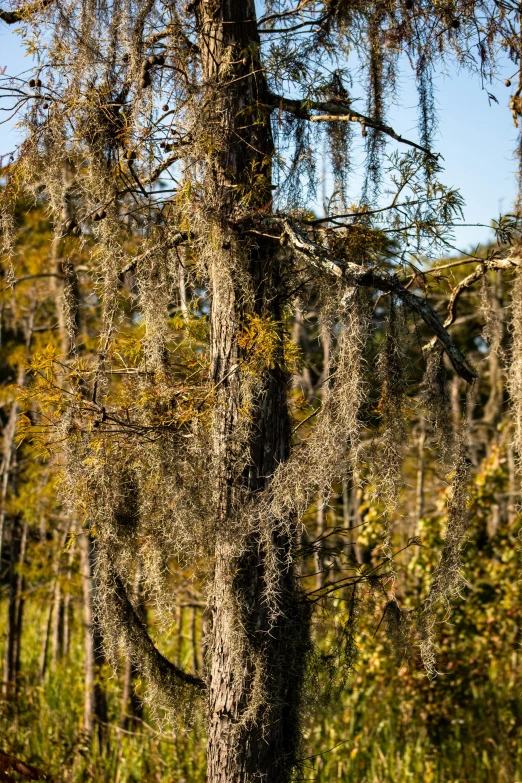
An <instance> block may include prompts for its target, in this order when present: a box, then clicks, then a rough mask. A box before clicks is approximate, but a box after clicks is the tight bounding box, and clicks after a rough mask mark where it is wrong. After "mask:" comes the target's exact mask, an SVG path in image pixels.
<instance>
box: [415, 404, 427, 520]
mask: <svg viewBox="0 0 522 783" xmlns="http://www.w3.org/2000/svg"><path fill="white" fill-rule="evenodd" d="M425 443H426V429H425V426H424V420H423V419H422V420H421V423H420V431H419V440H418V454H417V487H416V493H415V522H416V524H417V525H418V524H419V521H420V520H421V519H422V517H423V515H424V466H425V463H424V446H425Z"/></svg>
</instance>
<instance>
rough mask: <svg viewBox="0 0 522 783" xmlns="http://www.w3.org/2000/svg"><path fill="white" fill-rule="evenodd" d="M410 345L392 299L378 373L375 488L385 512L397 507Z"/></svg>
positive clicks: (401, 312) (400, 309) (401, 315)
mask: <svg viewBox="0 0 522 783" xmlns="http://www.w3.org/2000/svg"><path fill="white" fill-rule="evenodd" d="M407 345H408V338H407V329H406V319H405V314H404V308H403V307H402V306H401V305H400V304H399V303H398V302H397V301H396V300H395V298H394V297H390V305H389V314H388V319H387V323H386V335H385V338H384V343H383V346H382V348H381V351H380V353H379V357H378V360H377V372H378V377H379V379H380V382H381V395H380V399H379V406H378V411H379V414H380V416H381V419H382V431H381V435H380V439H379V448H378V452H377V453H376V455H375V470H374V481H375V485H376V488H377V492H378V494H379V496H380V498H381V499H382V500H383V502H384V504H385V510H386V513H390V512H391V511H393V510H394V509H395V508H396V506H397V501H398V492H399V488H400V484H401V482H400V477H401V470H402V461H403V455H404V444H405V442H406V437H407V430H406V423H405V418H404V413H405V407H406V396H405V395H406V388H407V378H406V375H405V361H406V349H407Z"/></svg>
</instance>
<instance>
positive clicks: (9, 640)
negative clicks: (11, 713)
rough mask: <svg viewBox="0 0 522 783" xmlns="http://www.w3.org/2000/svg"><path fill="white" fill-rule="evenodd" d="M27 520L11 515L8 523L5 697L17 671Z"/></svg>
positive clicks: (9, 693) (14, 686) (9, 691)
mask: <svg viewBox="0 0 522 783" xmlns="http://www.w3.org/2000/svg"><path fill="white" fill-rule="evenodd" d="M26 542H27V523H23V524H22V523H21V522H20V520H19V519H18V518H14V519H13V522H12V525H11V547H10V558H9V591H8V602H7V633H6V643H5V655H4V679H3V688H2V690H3V693H4V695H6V696H10V695H13V694H14V693H15V692H16V684H17V678H18V674H19V671H20V650H21V642H20V635H21V632H22V621H23V610H24V597H23V587H24V580H23V574H22V573H21V567H22V566H23V561H24V558H25V547H26Z"/></svg>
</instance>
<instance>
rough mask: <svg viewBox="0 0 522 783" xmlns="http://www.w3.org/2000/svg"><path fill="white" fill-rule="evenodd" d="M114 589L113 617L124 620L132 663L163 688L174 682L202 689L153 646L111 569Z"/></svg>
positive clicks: (195, 679)
mask: <svg viewBox="0 0 522 783" xmlns="http://www.w3.org/2000/svg"><path fill="white" fill-rule="evenodd" d="M113 579H114V591H113V594H112V598H113V601H114V603H115V607H114V608H115V610H116V612H117V616H118V617H119V618H120V619H121V620H124V626H125V635H126V640H127V642H128V644H129V646H130V648H131V651H132V655H133V658H134V659H135V663H136V666H137V667H138V669H140V670H142V671H143V672H144V673H146V674H147V676H148V677H150V678H151V679H153V680H155V681H157V682H161V684H162V686H163V687H165V686H166V687H167V689H168V690H172V689H173V688H175V687H176V683H177V682H182V683H183V684H184V685H192V686H194V687H195V688H198V689H199V690H205V689H206V687H207V686H206V683H205V681H204V680H202V679H201V678H200V677H196V676H195V675H194V674H190V673H189V672H186V671H184V670H183V669H179V668H178V667H177V666H175V665H174V664H173V663H171V661H169V660H168V659H167V658H165V656H164V655H162V654H161V653H160V651H159V650H158V649H157V648H156V646H155V644H154V642H153V641H152V639H151V638H150V636H149V634H148V632H147V627H146V625H145V623H144V622H143V620H142V619H141V617H140V616H139V615H138V613H137V612H136V610H135V609H134V607H133V605H132V603H131V602H130V600H129V597H128V596H127V591H126V590H125V586H124V584H123V582H122V581H121V579H120V577H119V576H118V575H117V574H116V573H115V572H113Z"/></svg>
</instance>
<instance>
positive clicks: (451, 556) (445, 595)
mask: <svg viewBox="0 0 522 783" xmlns="http://www.w3.org/2000/svg"><path fill="white" fill-rule="evenodd" d="M469 466H470V460H469V459H468V457H467V454H466V446H465V442H464V440H461V441H460V443H459V444H458V451H457V455H456V460H455V466H454V470H453V477H452V480H451V486H450V489H449V493H448V506H447V522H446V535H445V541H444V547H443V549H442V554H441V556H440V560H439V562H438V564H437V566H436V567H435V570H434V572H433V577H432V582H431V586H430V589H429V592H428V595H427V596H426V598H425V599H424V602H423V604H422V608H421V614H420V616H419V618H418V629H419V640H420V653H421V658H422V662H423V664H424V668H425V670H426V673H427V675H428V677H434V676H435V675H436V673H437V672H436V653H435V629H436V626H437V622H438V619H437V618H438V614H437V612H438V607H442V609H443V611H445V612H446V614H448V613H449V607H450V600H451V599H452V598H453V597H455V596H459V595H461V592H462V588H463V587H464V585H465V580H464V577H463V575H462V567H461V551H462V547H463V546H464V543H465V541H466V533H467V529H468V525H469V512H468V508H467V502H468V483H469V476H470V470H469Z"/></svg>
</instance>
